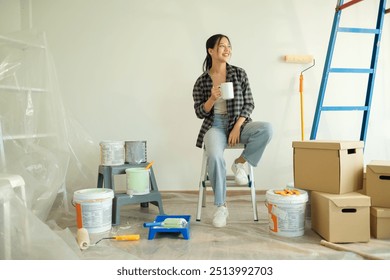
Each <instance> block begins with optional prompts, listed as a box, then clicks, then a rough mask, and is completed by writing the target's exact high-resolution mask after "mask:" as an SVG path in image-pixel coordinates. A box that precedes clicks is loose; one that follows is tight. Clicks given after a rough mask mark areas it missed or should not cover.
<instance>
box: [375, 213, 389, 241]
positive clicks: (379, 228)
mask: <svg viewBox="0 0 390 280" xmlns="http://www.w3.org/2000/svg"><path fill="white" fill-rule="evenodd" d="M370 224H371V235H372V236H373V237H375V238H378V239H390V208H380V207H371V217H370Z"/></svg>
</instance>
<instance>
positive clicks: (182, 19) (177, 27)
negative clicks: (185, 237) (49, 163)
mask: <svg viewBox="0 0 390 280" xmlns="http://www.w3.org/2000/svg"><path fill="white" fill-rule="evenodd" d="M7 2H9V1H0V11H1V12H0V15H3V13H5V14H7V13H6V12H5V10H4V9H3V7H5V8H6V9H7V8H8V7H9V6H10V5H7ZM336 2H337V1H336V0H326V1H311V0H284V1H273V0H262V1H258V0H241V1H221V0H216V1H208V0H199V1H189V0H165V1H158V0H147V1H146V0H131V1H129V0H112V1H104V0H82V1H80V0H56V1H52V0H32V23H33V28H35V29H38V30H42V31H45V32H46V35H47V41H48V44H49V46H50V49H51V52H52V54H53V57H54V62H55V65H56V67H57V72H58V78H59V86H60V88H61V92H62V94H63V102H64V107H65V109H66V110H67V112H68V114H69V118H70V119H72V120H74V122H75V123H78V124H79V126H77V127H81V129H80V128H79V131H80V132H82V133H83V137H84V138H83V137H81V139H85V140H86V141H87V140H90V141H92V142H93V145H94V150H93V151H92V153H91V152H90V150H88V149H87V150H86V151H88V154H87V153H86V152H85V150H83V149H78V153H80V154H79V155H78V156H79V157H80V158H83V159H84V160H83V164H84V165H85V166H87V167H88V169H89V170H90V171H91V174H93V176H95V175H96V176H97V174H95V171H97V166H98V164H99V160H98V159H99V153H100V150H99V142H100V141H102V140H147V143H148V159H149V160H154V161H155V165H154V169H155V172H156V177H157V181H158V185H159V188H160V190H194V189H196V188H197V183H198V177H199V172H200V164H201V155H202V151H201V150H200V149H198V148H196V147H195V140H196V136H197V133H198V130H199V128H200V125H201V121H200V120H198V119H196V116H195V114H194V111H193V101H192V87H193V84H194V82H195V80H196V78H197V77H198V76H199V75H200V74H201V67H202V62H203V59H204V56H205V41H206V39H207V38H208V37H209V36H211V35H213V34H215V33H225V34H227V35H228V36H229V37H230V39H231V41H232V45H233V57H232V59H231V63H232V64H234V65H238V66H241V67H243V68H244V69H246V71H247V73H248V76H249V79H250V83H251V87H252V91H253V93H254V99H255V103H256V108H255V111H254V113H253V115H252V117H253V119H255V120H265V121H269V122H271V123H272V124H273V126H274V138H273V140H272V142H271V143H270V145H269V147H268V148H267V150H266V152H265V154H264V156H263V159H262V161H261V163H260V165H259V167H258V168H256V170H255V172H256V173H255V176H256V179H257V186H258V188H261V189H268V188H274V187H280V186H285V184H286V183H287V182H291V181H292V180H293V166H292V147H291V142H292V141H293V140H300V111H299V93H298V83H299V80H298V79H299V74H300V71H301V70H303V69H304V68H305V67H307V66H308V65H299V64H287V63H285V62H283V60H282V59H281V58H282V56H284V55H285V54H312V55H313V56H314V57H315V59H316V66H315V67H314V68H312V69H310V70H309V71H307V72H305V87H304V97H305V123H306V129H305V134H306V138H307V139H308V138H309V135H310V131H311V124H312V119H313V115H314V111H315V106H316V101H317V95H318V89H319V85H320V82H321V76H322V70H323V63H324V60H325V56H326V50H327V44H328V40H329V34H330V29H331V25H332V21H333V14H334V8H335V5H336ZM376 13H377V0H375V1H373V0H370V1H364V2H362V3H359V4H357V5H356V6H354V7H351V8H349V9H348V11H345V12H344V15H343V17H344V19H345V22H346V24H348V23H351V24H350V25H353V26H356V25H358V26H360V25H364V24H365V23H367V24H369V25H370V27H372V25H373V24H374V22H375V20H374V19H373V18H374V17H375V16H376ZM370 14H373V17H370V16H369V15H370ZM0 18H2V17H0ZM369 20H371V21H370V22H368V21H369ZM389 20H390V18H389V16H387V19H386V21H385V26H384V34H383V41H382V44H381V53H380V60H379V66H378V72H377V79H376V84H375V93H374V100H373V107H372V110H373V111H372V114H371V119H370V120H371V121H370V127H369V132H368V139H367V142H366V149H365V161H366V163H367V162H368V161H370V160H371V159H390V148H389V147H390V132H389V130H388V127H390V126H389V125H390V121H389V120H390V116H389V107H390V100H389V99H390V97H389V87H390V85H389V81H388V80H389V79H386V75H385V73H386V70H388V69H389V67H390V65H389V64H390V58H389V54H388V51H387V50H388V49H389V32H388V31H389V28H390V26H389V25H390V24H389ZM12 21H14V19H9V20H8V22H12ZM2 22H3V20H2ZM15 26H16V24H15V23H14V24H10V29H9V30H6V28H4V27H2V29H1V31H2V32H5V31H14V28H15ZM342 40H344V43H345V44H344V46H343V47H341V49H342V50H343V51H344V52H345V53H336V54H335V55H336V58H340V59H341V60H343V59H345V60H346V61H347V62H348V63H351V62H352V63H353V64H354V63H357V64H360V63H364V62H365V61H366V59H365V58H363V57H364V55H363V54H367V55H370V50H369V48H370V47H371V45H370V43H368V42H370V41H368V42H366V41H365V42H361V41H358V42H355V41H354V40H352V39H350V38H346V39H342ZM367 49H368V51H367ZM336 58H335V59H336ZM335 61H337V60H335ZM347 66H351V65H347ZM351 84H353V85H358V86H356V88H353V89H350V88H348V85H347V83H346V82H345V80H337V81H336V82H334V85H330V86H331V87H334V89H335V91H336V92H337V96H338V99H341V100H344V101H345V100H347V102H349V101H350V100H351V99H354V100H355V97H348V96H345V95H344V94H345V93H348V92H351V91H358V90H359V88H361V86H359V84H357V83H356V82H351ZM349 103H350V102H349ZM343 119H345V120H347V118H344V116H343ZM330 120H331V118H324V122H323V124H321V126H320V131H319V134H318V137H317V139H350V140H357V139H359V133H358V132H356V126H357V127H359V125H360V124H359V122H360V121H356V120H354V119H348V120H347V121H346V122H345V123H341V118H340V117H338V119H337V121H336V123H333V124H331V123H330ZM356 123H357V125H356ZM321 128H322V130H321ZM386 128H387V129H386ZM84 135H88V136H87V137H85V136H84ZM88 138H90V139H88ZM82 144H83V143H82V142H81V145H82ZM83 153H84V154H83ZM234 156H236V155H234V154H230V153H229V154H227V157H226V159H227V162H228V166H230V163H231V160H232V159H233V157H234ZM90 181H91V182H90V184H91V186H94V185H95V184H96V178H95V177H91V180H90Z"/></svg>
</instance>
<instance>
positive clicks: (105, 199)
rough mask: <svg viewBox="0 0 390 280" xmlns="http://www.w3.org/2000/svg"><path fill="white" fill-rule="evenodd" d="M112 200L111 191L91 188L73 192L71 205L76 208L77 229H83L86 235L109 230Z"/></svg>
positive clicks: (112, 194) (112, 192) (112, 193)
mask: <svg viewBox="0 0 390 280" xmlns="http://www.w3.org/2000/svg"><path fill="white" fill-rule="evenodd" d="M113 198H114V191H113V190H112V189H105V188H91V189H83V190H78V191H75V192H74V194H73V205H74V206H75V208H76V221H77V228H79V229H80V228H85V229H86V230H87V231H88V233H100V232H105V231H108V230H110V229H111V224H112V222H111V221H112V220H111V219H112V200H113Z"/></svg>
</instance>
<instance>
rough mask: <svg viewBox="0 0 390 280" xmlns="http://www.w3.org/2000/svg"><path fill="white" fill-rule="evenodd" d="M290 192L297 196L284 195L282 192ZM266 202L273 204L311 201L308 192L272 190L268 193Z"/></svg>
mask: <svg viewBox="0 0 390 280" xmlns="http://www.w3.org/2000/svg"><path fill="white" fill-rule="evenodd" d="M285 190H290V191H292V192H294V193H295V194H290V195H283V194H281V193H280V192H281V191H285ZM266 200H267V201H269V202H273V203H291V204H293V203H305V202H307V201H308V200H309V196H308V194H307V192H306V191H304V190H301V189H296V188H294V189H271V190H268V191H267V193H266Z"/></svg>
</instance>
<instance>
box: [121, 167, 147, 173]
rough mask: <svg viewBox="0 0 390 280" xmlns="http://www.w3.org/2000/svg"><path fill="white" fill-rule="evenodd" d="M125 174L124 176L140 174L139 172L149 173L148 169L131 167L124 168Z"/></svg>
mask: <svg viewBox="0 0 390 280" xmlns="http://www.w3.org/2000/svg"><path fill="white" fill-rule="evenodd" d="M125 172H126V174H127V173H141V172H149V169H146V168H145V167H131V168H126V170H125Z"/></svg>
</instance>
